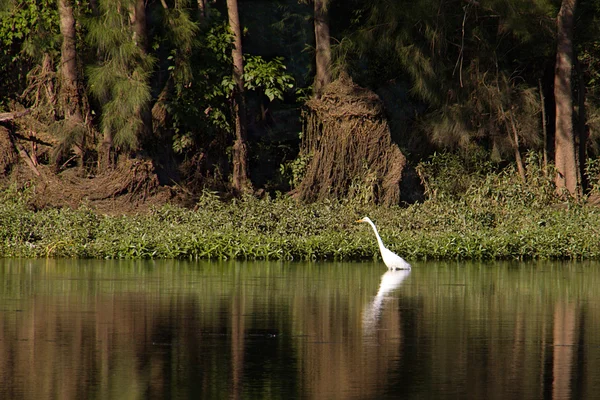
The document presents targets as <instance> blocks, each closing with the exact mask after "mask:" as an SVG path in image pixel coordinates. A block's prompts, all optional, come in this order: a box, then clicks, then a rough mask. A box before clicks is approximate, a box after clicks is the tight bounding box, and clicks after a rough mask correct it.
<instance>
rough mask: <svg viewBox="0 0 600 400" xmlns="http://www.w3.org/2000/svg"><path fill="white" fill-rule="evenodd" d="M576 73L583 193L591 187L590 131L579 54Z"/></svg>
mask: <svg viewBox="0 0 600 400" xmlns="http://www.w3.org/2000/svg"><path fill="white" fill-rule="evenodd" d="M573 62H574V66H575V73H576V74H577V139H578V140H577V150H578V154H577V164H578V165H579V175H578V176H579V182H580V184H581V193H585V191H587V189H588V187H589V180H588V176H586V174H585V162H586V160H587V142H588V139H589V131H588V126H587V115H586V112H585V92H586V88H585V81H584V76H583V69H582V68H581V63H580V62H579V60H578V59H577V55H575V56H574V57H573Z"/></svg>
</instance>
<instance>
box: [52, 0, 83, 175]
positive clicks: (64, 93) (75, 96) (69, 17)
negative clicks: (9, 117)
mask: <svg viewBox="0 0 600 400" xmlns="http://www.w3.org/2000/svg"><path fill="white" fill-rule="evenodd" d="M58 13H59V16H60V33H61V35H62V46H61V55H60V57H61V62H60V64H61V65H60V76H61V85H60V94H59V99H60V100H59V101H60V105H61V107H62V108H63V112H64V118H65V121H66V122H67V126H68V128H67V129H69V128H71V129H72V128H75V126H76V125H81V124H82V123H83V113H82V111H81V109H82V101H81V94H80V92H79V74H78V72H77V48H76V41H77V36H76V35H77V32H76V30H75V17H74V16H73V7H72V6H71V2H70V0H58ZM84 149H85V135H81V138H80V139H79V140H77V141H76V143H75V145H74V146H73V151H74V152H75V154H76V155H77V157H78V164H79V166H82V165H83V156H84Z"/></svg>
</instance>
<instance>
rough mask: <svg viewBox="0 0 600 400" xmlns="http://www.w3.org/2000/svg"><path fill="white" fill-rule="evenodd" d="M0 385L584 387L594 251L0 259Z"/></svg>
mask: <svg viewBox="0 0 600 400" xmlns="http://www.w3.org/2000/svg"><path fill="white" fill-rule="evenodd" d="M0 282H1V283H0V398H2V399H36V400H37V399H65V400H68V399H138V398H150V399H170V398H172V399H188V398H194V399H230V398H234V399H238V398H239V399H255V398H260V399H386V398H389V399H398V398H402V399H405V398H406V399H408V398H432V399H445V398H452V399H482V398H485V399H543V398H548V399H550V398H554V399H568V398H572V399H584V398H593V397H594V396H595V395H597V393H599V389H600V333H599V332H600V330H599V329H598V328H599V327H600V326H599V324H600V291H599V290H598V288H599V287H600V264H594V263H587V264H565V263H524V264H519V263H515V264H506V263H504V264H460V263H454V264H443V263H421V264H417V265H415V267H414V268H413V270H412V271H411V272H409V273H406V272H396V273H386V270H385V268H384V267H383V264H381V263H314V264H299V263H291V264H287V263H283V264H282V263H266V262H263V263H259V262H256V263H191V262H190V263H187V262H173V261H149V262H112V261H111V262H105V261H69V260H34V261H31V260H0Z"/></svg>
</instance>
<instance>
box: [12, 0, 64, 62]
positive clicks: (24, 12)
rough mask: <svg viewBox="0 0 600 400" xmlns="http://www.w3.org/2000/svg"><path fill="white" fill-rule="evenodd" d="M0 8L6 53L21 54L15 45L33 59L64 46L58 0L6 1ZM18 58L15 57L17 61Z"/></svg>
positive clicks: (16, 55)
mask: <svg viewBox="0 0 600 400" xmlns="http://www.w3.org/2000/svg"><path fill="white" fill-rule="evenodd" d="M4 6H5V8H3V9H1V10H0V48H1V49H2V50H1V51H2V53H3V54H5V55H9V54H10V55H12V56H13V57H19V54H18V53H19V52H16V53H15V52H14V50H15V47H16V48H20V50H22V51H23V53H24V54H25V55H27V56H29V57H32V58H37V59H40V58H41V54H42V53H43V52H51V51H54V52H56V51H58V49H59V48H60V37H59V33H58V32H59V31H60V30H59V25H58V24H59V18H58V10H57V8H56V2H54V1H50V0H26V1H19V2H12V1H11V2H6V3H5V4H4ZM14 60H15V59H13V61H14Z"/></svg>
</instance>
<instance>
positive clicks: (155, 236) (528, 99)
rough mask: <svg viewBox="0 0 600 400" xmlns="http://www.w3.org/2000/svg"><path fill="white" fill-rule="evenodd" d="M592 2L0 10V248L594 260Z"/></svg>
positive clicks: (599, 44) (35, 2) (599, 126)
mask: <svg viewBox="0 0 600 400" xmlns="http://www.w3.org/2000/svg"><path fill="white" fill-rule="evenodd" d="M509 3H510V4H509ZM431 10H435V12H432V11H431ZM599 15H600V8H599V7H598V4H596V2H580V3H576V2H575V0H561V1H555V0H540V1H536V2H535V4H533V5H532V3H531V1H527V0H517V1H510V2H506V1H505V0H492V1H488V2H478V1H465V0H450V1H446V0H445V1H438V0H432V1H426V2H414V1H401V0H398V1H389V0H375V1H371V2H361V1H357V0H349V1H338V0H309V1H297V0H277V1H271V0H268V1H266V0H227V1H225V0H216V1H206V0H199V1H197V2H189V1H185V0H184V1H179V0H178V1H173V0H161V1H142V0H125V1H115V0H97V1H81V2H73V1H72V0H59V1H58V2H48V1H47V0H10V1H9V0H6V1H4V0H0V21H1V22H0V48H1V50H0V87H1V88H2V90H0V192H1V193H2V197H3V201H2V204H1V205H0V218H1V219H0V240H1V246H2V247H1V252H0V255H4V256H27V257H29V256H31V257H94V258H149V257H169V258H192V259H197V258H202V259H203V258H212V259H215V258H216V259H225V258H227V259H231V258H236V259H282V260H284V259H294V260H297V259H361V258H365V257H372V256H373V254H377V249H376V242H375V240H374V238H373V237H372V232H371V231H369V229H365V227H364V226H356V225H355V224H354V223H353V221H354V220H355V219H357V218H359V217H362V216H364V215H368V216H370V217H371V218H372V219H373V220H374V221H375V222H376V223H377V225H378V226H379V227H380V229H381V234H382V236H383V237H384V240H385V241H386V243H387V244H388V246H389V247H390V248H391V249H393V250H395V251H396V252H398V253H399V254H402V255H403V256H405V257H406V258H408V259H432V258H433V259H448V258H455V259H514V258H517V259H518V258H569V259H579V258H596V257H598V255H599V254H600V252H599V251H598V246H600V245H599V244H598V243H595V241H597V240H596V239H595V238H597V237H598V234H597V232H596V228H595V227H596V226H600V225H599V224H598V223H597V222H598V221H597V214H596V208H595V206H594V204H596V203H597V201H596V200H595V199H597V198H598V187H599V186H600V184H599V183H598V182H599V180H600V174H599V172H600V168H599V161H598V160H599V158H598V156H599V154H600V151H599V149H600V135H598V132H600V90H599V89H600V86H598V82H599V81H600V40H599V39H598V38H599V37H600V31H599V30H598V27H600V24H598V23H597V19H598V16H599Z"/></svg>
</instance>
